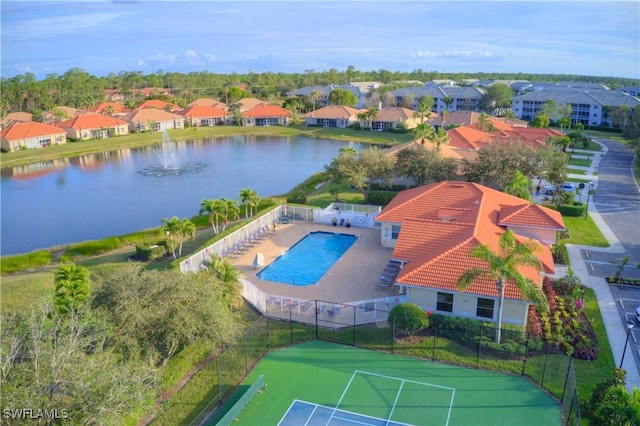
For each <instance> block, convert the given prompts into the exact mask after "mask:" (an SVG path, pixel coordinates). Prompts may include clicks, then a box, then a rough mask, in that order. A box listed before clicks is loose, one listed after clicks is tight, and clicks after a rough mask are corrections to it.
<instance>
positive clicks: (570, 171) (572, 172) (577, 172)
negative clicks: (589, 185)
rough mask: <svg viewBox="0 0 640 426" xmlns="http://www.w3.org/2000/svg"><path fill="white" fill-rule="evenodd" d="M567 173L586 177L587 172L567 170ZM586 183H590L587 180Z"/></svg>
mask: <svg viewBox="0 0 640 426" xmlns="http://www.w3.org/2000/svg"><path fill="white" fill-rule="evenodd" d="M567 173H568V174H572V175H586V174H587V171H586V170H581V169H572V168H568V169H567ZM585 182H589V179H585Z"/></svg>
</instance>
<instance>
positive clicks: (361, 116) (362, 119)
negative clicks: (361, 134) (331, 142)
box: [356, 111, 369, 130]
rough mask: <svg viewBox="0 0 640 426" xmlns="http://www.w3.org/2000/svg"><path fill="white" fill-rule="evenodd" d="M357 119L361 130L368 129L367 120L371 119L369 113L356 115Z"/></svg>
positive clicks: (364, 112)
mask: <svg viewBox="0 0 640 426" xmlns="http://www.w3.org/2000/svg"><path fill="white" fill-rule="evenodd" d="M356 118H357V119H358V121H359V122H360V130H364V128H365V127H366V126H365V124H366V123H367V119H368V118H369V114H368V113H367V111H362V112H359V113H358V114H357V115H356Z"/></svg>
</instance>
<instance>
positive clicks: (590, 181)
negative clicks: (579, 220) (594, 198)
mask: <svg viewBox="0 0 640 426" xmlns="http://www.w3.org/2000/svg"><path fill="white" fill-rule="evenodd" d="M592 189H593V181H592V180H589V190H588V191H587V208H586V209H585V210H584V220H587V214H589V195H591V190H592Z"/></svg>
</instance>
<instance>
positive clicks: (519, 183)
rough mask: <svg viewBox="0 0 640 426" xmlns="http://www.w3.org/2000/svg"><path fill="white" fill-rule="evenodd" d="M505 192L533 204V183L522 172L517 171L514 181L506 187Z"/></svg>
mask: <svg viewBox="0 0 640 426" xmlns="http://www.w3.org/2000/svg"><path fill="white" fill-rule="evenodd" d="M504 192H506V193H507V194H511V195H515V196H516V197H519V198H522V199H523V200H527V201H529V202H531V181H530V180H529V178H528V177H526V176H525V175H523V174H522V172H520V170H516V171H515V173H514V174H513V179H511V180H510V181H509V182H507V184H506V185H505V186H504Z"/></svg>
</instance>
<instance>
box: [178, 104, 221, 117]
mask: <svg viewBox="0 0 640 426" xmlns="http://www.w3.org/2000/svg"><path fill="white" fill-rule="evenodd" d="M180 115H184V116H185V117H189V118H198V117H225V116H226V115H227V111H225V110H223V109H220V108H216V107H214V106H211V105H194V106H191V107H189V108H187V109H185V110H184V111H182V112H181V113H180Z"/></svg>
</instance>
